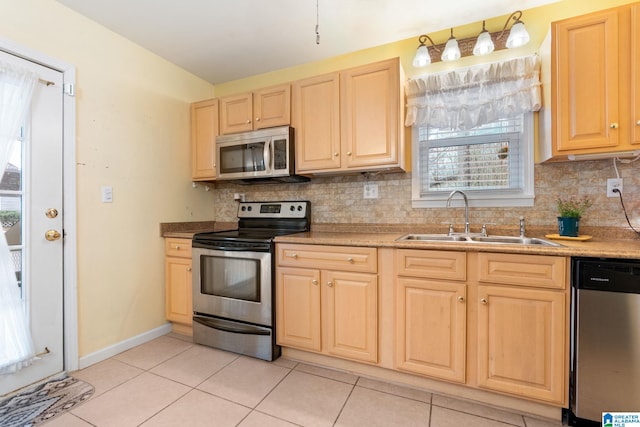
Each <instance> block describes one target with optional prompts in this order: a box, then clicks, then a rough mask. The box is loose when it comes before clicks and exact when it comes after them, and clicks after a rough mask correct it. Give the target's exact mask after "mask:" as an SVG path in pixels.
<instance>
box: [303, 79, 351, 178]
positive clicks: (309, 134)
mask: <svg viewBox="0 0 640 427" xmlns="http://www.w3.org/2000/svg"><path fill="white" fill-rule="evenodd" d="M293 127H294V128H295V130H296V171H297V172H307V173H308V172H314V171H325V170H331V169H334V170H337V169H339V168H340V78H339V74H338V73H331V74H325V75H322V76H317V77H312V78H309V79H304V80H299V81H297V82H295V83H294V84H293Z"/></svg>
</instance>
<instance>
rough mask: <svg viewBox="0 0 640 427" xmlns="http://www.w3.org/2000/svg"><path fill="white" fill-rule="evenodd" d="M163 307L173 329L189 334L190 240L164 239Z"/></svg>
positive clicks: (191, 300) (190, 312)
mask: <svg viewBox="0 0 640 427" xmlns="http://www.w3.org/2000/svg"><path fill="white" fill-rule="evenodd" d="M164 265H165V308H166V317H167V320H169V321H171V322H173V323H174V325H173V326H174V331H175V332H179V333H182V334H187V335H190V334H191V325H192V319H193V297H192V285H191V275H192V272H191V240H190V239H178V238H166V239H165V261H164Z"/></svg>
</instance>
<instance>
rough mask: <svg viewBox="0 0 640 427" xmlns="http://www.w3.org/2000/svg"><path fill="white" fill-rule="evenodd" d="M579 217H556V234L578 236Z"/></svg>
mask: <svg viewBox="0 0 640 427" xmlns="http://www.w3.org/2000/svg"><path fill="white" fill-rule="evenodd" d="M579 227H580V218H575V217H562V216H559V217H558V234H559V235H561V236H568V237H578V228H579Z"/></svg>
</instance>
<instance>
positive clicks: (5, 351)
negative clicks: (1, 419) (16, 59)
mask: <svg viewBox="0 0 640 427" xmlns="http://www.w3.org/2000/svg"><path fill="white" fill-rule="evenodd" d="M37 82H38V76H37V75H36V74H35V73H34V72H33V71H30V70H27V69H24V68H19V67H16V66H14V65H11V64H8V63H5V62H3V61H0V174H4V171H5V169H6V167H7V163H8V162H9V156H10V155H11V149H12V145H13V143H14V141H15V140H16V139H17V138H18V136H19V130H20V126H21V124H22V122H23V120H24V117H25V114H26V112H27V110H28V108H29V105H30V104H31V97H32V95H33V89H34V87H35V85H36V83H37ZM1 176H2V175H0V177H1ZM34 357H35V352H34V349H33V343H32V341H31V333H30V331H29V323H28V321H27V318H26V315H25V312H24V305H23V303H22V298H21V297H20V288H19V287H18V282H17V279H16V273H15V269H14V266H13V262H12V261H11V253H10V251H9V246H8V244H7V239H6V237H5V235H4V232H3V231H2V230H0V374H10V373H13V372H16V371H17V370H19V369H22V368H23V367H25V366H28V365H29V364H31V362H32V361H33V359H34Z"/></svg>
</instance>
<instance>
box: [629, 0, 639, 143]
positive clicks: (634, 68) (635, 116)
mask: <svg viewBox="0 0 640 427" xmlns="http://www.w3.org/2000/svg"><path fill="white" fill-rule="evenodd" d="M638 56H640V5H638V4H636V5H633V6H631V57H630V59H631V79H632V80H631V94H632V95H631V96H632V100H631V102H632V104H631V143H632V144H640V58H638Z"/></svg>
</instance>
